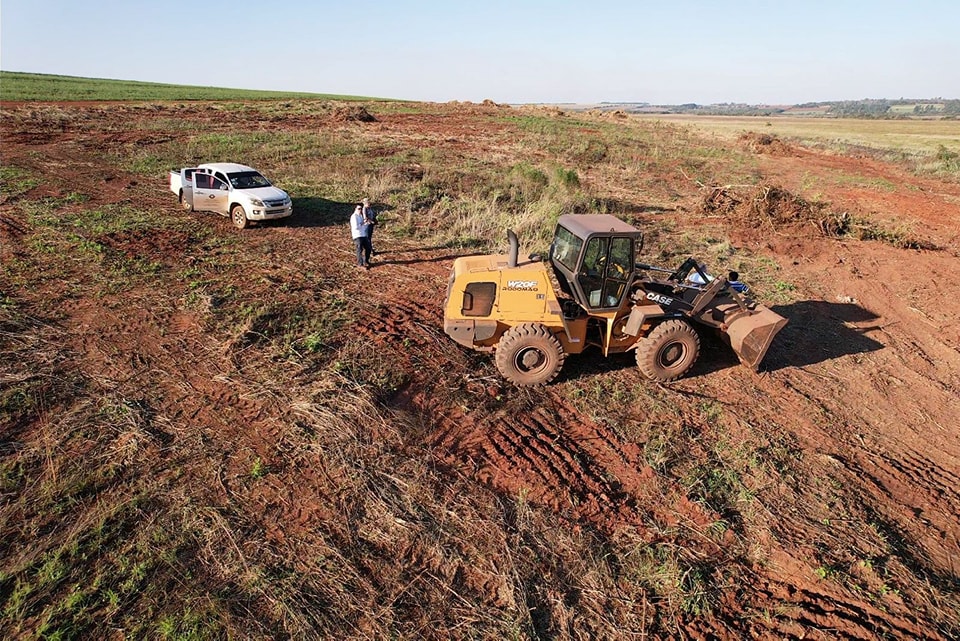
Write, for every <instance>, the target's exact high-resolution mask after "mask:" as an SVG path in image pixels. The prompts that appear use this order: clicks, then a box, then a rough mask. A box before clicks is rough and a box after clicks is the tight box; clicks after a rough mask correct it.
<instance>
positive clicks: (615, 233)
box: [550, 214, 643, 312]
mask: <svg viewBox="0 0 960 641" xmlns="http://www.w3.org/2000/svg"><path fill="white" fill-rule="evenodd" d="M642 247H643V232H641V231H640V230H638V229H637V228H635V227H633V226H632V225H628V224H627V223H624V222H623V221H621V220H620V219H618V218H616V217H615V216H610V215H607V214H587V215H576V214H568V215H565V216H561V217H560V219H559V220H558V221H557V229H556V231H555V232H554V237H553V243H552V244H551V245H550V263H551V264H552V265H553V268H554V273H555V274H556V276H557V280H558V282H559V285H560V287H561V289H563V290H564V291H565V292H566V293H567V294H569V295H570V296H571V297H572V298H573V299H574V300H576V302H577V303H578V304H579V305H580V306H581V307H582V308H584V309H586V310H588V311H590V312H609V311H615V310H617V309H619V308H620V307H621V306H622V305H623V303H624V300H625V299H626V298H627V293H628V292H629V291H630V285H631V284H632V282H633V278H634V272H635V268H634V265H635V264H636V256H637V255H638V254H639V253H640V250H641V249H642Z"/></svg>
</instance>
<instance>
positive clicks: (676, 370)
mask: <svg viewBox="0 0 960 641" xmlns="http://www.w3.org/2000/svg"><path fill="white" fill-rule="evenodd" d="M699 355H700V337H699V336H697V332H696V330H695V329H693V327H691V326H690V325H689V324H688V323H685V322H683V321H682V320H668V321H664V322H662V323H660V324H659V325H657V326H656V327H654V328H653V331H651V332H650V333H649V334H647V335H646V336H644V337H643V338H642V339H641V340H640V343H639V345H638V346H637V367H639V368H640V371H641V372H643V375H644V376H646V377H647V378H649V379H650V380H651V381H657V382H660V383H669V382H670V381H675V380H677V379H678V378H680V377H681V376H683V375H684V374H686V373H687V371H688V370H689V369H690V368H691V367H693V364H694V363H696V362H697V356H699Z"/></svg>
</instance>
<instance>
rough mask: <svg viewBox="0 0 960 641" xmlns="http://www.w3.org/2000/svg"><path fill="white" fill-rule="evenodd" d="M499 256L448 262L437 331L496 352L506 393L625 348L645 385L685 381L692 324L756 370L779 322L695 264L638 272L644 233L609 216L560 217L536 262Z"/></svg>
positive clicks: (693, 353)
mask: <svg viewBox="0 0 960 641" xmlns="http://www.w3.org/2000/svg"><path fill="white" fill-rule="evenodd" d="M507 237H508V240H509V243H510V249H509V253H508V254H506V255H488V256H465V257H461V258H458V259H456V260H455V261H454V264H453V272H452V274H451V275H450V281H449V284H448V286H447V298H446V302H445V304H444V322H443V329H444V331H445V332H446V333H447V335H448V336H450V337H451V338H453V340H455V341H457V342H458V343H460V344H461V345H464V346H465V347H469V348H471V349H475V350H479V351H483V352H494V358H495V361H496V364H497V369H499V370H500V373H501V374H502V375H503V377H504V378H506V379H507V380H509V381H510V382H512V383H514V384H516V385H522V386H541V385H546V384H547V383H549V382H550V381H552V380H553V379H554V378H555V377H556V376H557V374H558V373H559V372H560V368H561V367H562V366H563V361H564V358H566V355H567V354H579V353H581V352H583V351H584V350H586V349H587V348H588V347H595V348H597V349H599V350H600V351H601V352H602V353H603V355H604V356H608V355H610V354H617V353H621V352H626V351H629V350H634V351H635V352H636V359H637V366H638V367H639V369H640V371H641V372H642V373H643V374H644V375H645V376H646V377H647V378H649V379H651V380H654V381H661V382H668V381H673V380H675V379H677V378H679V377H680V376H683V374H685V373H686V372H687V371H688V370H689V369H690V368H691V367H692V366H693V364H694V363H695V362H696V360H697V356H698V355H699V353H700V337H699V335H698V333H697V331H696V329H695V327H694V326H695V325H699V326H703V327H707V328H713V329H715V330H719V332H720V333H721V335H722V336H723V337H724V338H725V339H726V341H727V342H728V343H729V344H730V346H731V347H732V348H733V350H734V352H736V354H737V356H738V357H739V358H740V361H741V362H742V363H744V364H745V365H748V366H749V367H752V368H754V369H756V368H757V367H759V365H760V362H761V361H762V360H763V357H764V355H766V353H767V350H768V349H769V347H770V343H771V342H772V341H773V337H774V336H775V335H776V333H777V332H779V331H780V329H782V328H783V326H784V325H786V324H787V320H786V319H785V318H783V317H781V316H779V315H778V314H776V313H774V312H773V311H771V310H770V309H768V308H766V307H764V306H763V305H760V304H758V303H756V302H754V301H752V300H751V299H749V298H748V297H747V296H746V292H747V287H746V286H745V285H743V284H742V283H740V282H739V280H738V278H739V277H738V275H737V274H736V272H730V274H729V275H728V276H727V277H722V276H716V277H715V276H711V275H710V274H708V273H707V272H706V270H705V268H704V267H703V266H702V265H701V264H700V263H698V262H697V261H696V260H694V259H693V258H688V259H687V260H685V261H684V262H683V264H681V265H680V266H679V267H678V268H676V269H665V268H661V267H654V266H652V265H646V264H642V263H639V262H637V257H638V255H639V253H640V251H641V249H642V247H643V233H642V232H641V231H640V230H638V229H637V228H635V227H633V226H632V225H628V224H627V223H625V222H623V221H622V220H620V219H618V218H616V217H615V216H610V215H606V214H587V215H573V214H570V215H565V216H561V217H560V219H559V220H558V222H557V228H556V231H555V233H554V237H553V242H552V243H551V245H550V251H549V254H548V255H547V257H546V258H545V259H544V258H542V257H540V256H537V255H531V256H530V257H529V259H528V260H527V261H524V262H522V263H521V262H519V260H518V254H519V241H518V240H517V237H516V234H514V233H513V232H512V231H508V232H507Z"/></svg>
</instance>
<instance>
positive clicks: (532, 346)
mask: <svg viewBox="0 0 960 641" xmlns="http://www.w3.org/2000/svg"><path fill="white" fill-rule="evenodd" d="M565 356H566V354H564V352H563V346H562V345H561V344H560V341H559V340H557V337H556V336H554V335H553V334H551V333H550V331H549V330H548V329H547V328H546V327H544V326H543V325H536V324H532V323H525V324H523V325H517V326H516V327H511V328H510V329H508V330H507V331H506V332H505V333H504V334H503V336H502V337H501V338H500V343H499V344H498V345H497V352H496V359H495V360H496V362H497V369H498V370H500V373H501V374H502V375H503V377H504V378H505V379H507V380H508V381H510V382H511V383H513V384H514V385H519V386H522V387H541V386H543V385H546V384H547V383H549V382H550V381H552V380H553V379H554V378H556V377H557V374H559V373H560V368H561V367H563V359H564V358H565Z"/></svg>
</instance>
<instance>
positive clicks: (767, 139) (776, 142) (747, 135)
mask: <svg viewBox="0 0 960 641" xmlns="http://www.w3.org/2000/svg"><path fill="white" fill-rule="evenodd" d="M737 140H738V141H739V142H740V144H741V145H743V146H744V147H745V148H746V149H747V150H749V151H752V152H753V153H755V154H770V155H772V156H792V155H794V150H793V147H791V146H790V145H789V144H787V143H785V142H784V141H782V140H780V139H779V138H778V137H777V136H774V135H773V134H759V133H757V132H755V131H747V132H744V133H742V134H741V135H740V137H739V138H737Z"/></svg>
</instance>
